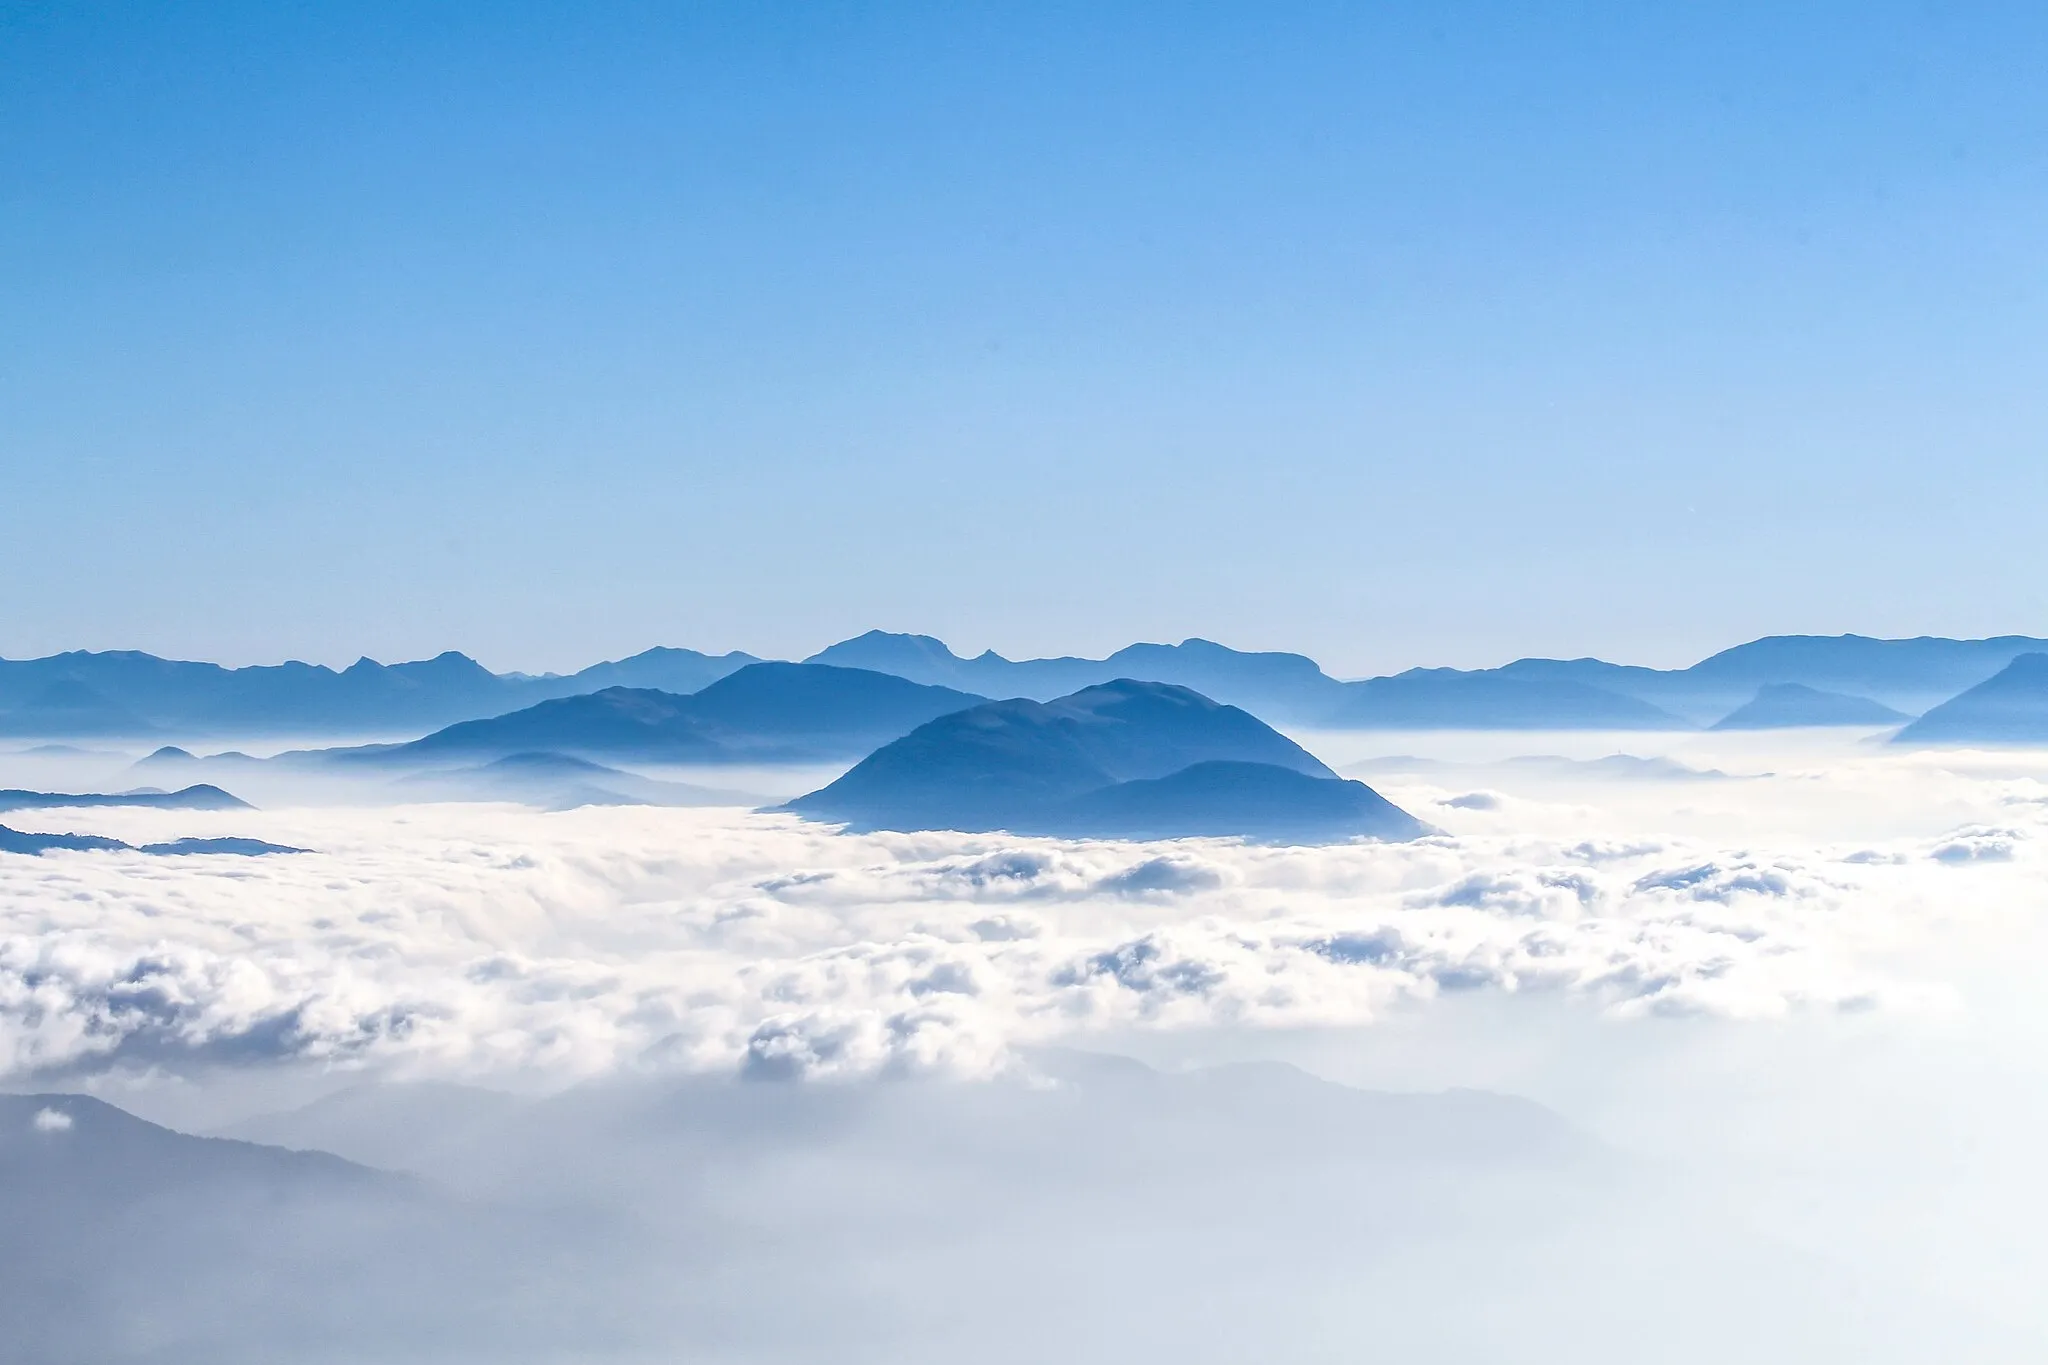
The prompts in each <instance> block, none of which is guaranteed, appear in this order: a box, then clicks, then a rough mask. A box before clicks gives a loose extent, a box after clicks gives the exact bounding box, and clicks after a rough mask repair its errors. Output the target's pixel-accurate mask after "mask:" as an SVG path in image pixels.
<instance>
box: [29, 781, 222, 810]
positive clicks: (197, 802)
mask: <svg viewBox="0 0 2048 1365" xmlns="http://www.w3.org/2000/svg"><path fill="white" fill-rule="evenodd" d="M73 806H147V807H153V808H154V809H157V810H248V809H249V803H248V802H247V801H244V800H242V799H241V798H240V797H238V796H232V795H230V794H228V793H227V792H224V791H222V790H221V789H220V788H219V787H214V786H209V785H207V784H206V783H203V782H202V783H198V784H196V785H194V786H190V787H186V788H184V789H182V790H180V791H174V792H163V791H132V792H114V793H106V792H32V791H22V790H20V789H19V788H12V789H9V790H7V791H0V810H55V809H58V808H60V807H73Z"/></svg>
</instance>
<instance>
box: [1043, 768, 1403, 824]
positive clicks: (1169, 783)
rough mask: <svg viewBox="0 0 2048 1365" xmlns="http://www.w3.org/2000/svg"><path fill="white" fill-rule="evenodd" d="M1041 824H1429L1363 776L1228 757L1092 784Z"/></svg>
mask: <svg viewBox="0 0 2048 1365" xmlns="http://www.w3.org/2000/svg"><path fill="white" fill-rule="evenodd" d="M1034 829H1036V830H1037V831H1039V832H1042V833H1046V834H1064V835H1068V836H1070V837H1080V838H1094V839H1176V838H1198V837H1204V836H1208V837H1232V836H1235V837H1241V838H1247V839H1258V840H1263V841H1267V842H1274V843H1323V842H1335V841H1339V840H1344V839H1349V838H1353V837H1356V836H1358V835H1361V834H1369V835H1371V836H1373V837H1374V838H1379V839H1414V838H1418V837H1420V836H1421V835H1424V834H1427V833H1428V832H1429V827H1428V826H1426V825H1424V824H1423V823H1422V822H1421V821H1420V820H1417V819H1416V818H1415V817H1414V816H1412V815H1410V814H1408V812H1406V811H1404V810H1402V809H1401V808H1400V807H1399V806H1397V805H1395V804H1394V803H1393V802H1391V801H1389V800H1387V798H1386V797H1384V796H1381V795H1380V794H1379V793H1378V792H1376V791H1374V790H1373V789H1372V788H1371V787H1368V786H1366V785H1365V784H1364V783H1363V782H1353V781H1346V780H1343V779H1341V778H1340V779H1335V780H1333V779H1331V778H1324V777H1310V776H1309V775H1307V774H1306V773H1299V772H1296V771H1294V770H1293V769H1291V768H1283V767H1279V766H1277V765H1275V764H1271V763H1232V762H1227V761H1223V760H1211V761H1209V762H1206V763H1196V764H1193V765H1191V766H1189V767H1186V768H1182V769H1181V770H1180V771H1179V772H1177V773H1170V774H1168V775H1167V776H1165V777H1151V778H1139V779H1136V780H1134V781H1130V782H1118V783H1116V784H1115V785H1113V786H1108V787H1103V788H1100V789H1099V790H1096V791H1092V792H1087V793H1085V794H1083V795H1081V796H1077V797H1074V798H1073V799H1072V800H1069V801H1063V802H1061V803H1059V804H1058V805H1057V806H1055V807H1053V808H1052V809H1051V810H1049V811H1047V812H1046V813H1045V814H1044V816H1043V817H1042V818H1041V819H1039V820H1038V821H1037V822H1036V823H1035V825H1034Z"/></svg>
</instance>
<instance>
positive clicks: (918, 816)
mask: <svg viewBox="0 0 2048 1365" xmlns="http://www.w3.org/2000/svg"><path fill="white" fill-rule="evenodd" d="M787 809H789V810H791V811H794V812H796V813H797V814H800V815H807V816H811V817H813V818H817V819H824V820H832V821H836V822H840V823H845V824H848V825H851V826H854V827H857V828H862V829H898V830H922V829H955V830H996V829H1001V830H1008V831H1010V832H1012V833H1019V834H1052V835H1064V836H1070V837H1100V838H1172V837H1180V836H1193V835H1241V836H1246V837H1252V838H1263V839H1274V840H1284V841H1289V842H1305V841H1315V840H1323V839H1341V838H1349V837H1352V836H1356V835H1372V836H1376V837H1381V838H1412V837H1414V836H1415V835H1417V834H1420V833H1422V832H1423V826H1422V825H1421V824H1420V823H1419V822H1418V821H1416V820H1415V819H1414V818H1413V817H1411V816H1409V815H1408V814H1407V813H1406V812H1405V811H1402V810H1401V809H1399V808H1398V807H1396V806H1394V805H1393V804H1392V803H1391V802H1388V801H1387V800H1385V799H1384V798H1383V797H1381V796H1380V795H1379V794H1378V793H1377V792H1374V791H1373V790H1372V789H1371V788H1370V787H1367V786H1366V785H1365V784H1364V783H1362V782H1349V781H1345V780H1344V779H1342V778H1339V777H1338V776H1337V775H1336V774H1335V773H1333V772H1331V771H1330V770H1329V769H1328V768H1327V767H1325V766H1323V764H1322V762H1321V761H1320V760H1318V759H1317V758H1315V756H1314V755H1312V754H1310V753H1309V752H1308V751H1307V750H1305V749H1303V748H1302V747H1301V746H1300V745H1298V744H1296V743H1295V742H1294V741H1293V740H1290V739H1288V738H1287V737H1286V736H1285V735H1282V734H1280V733H1279V732H1278V731H1276V730H1274V729H1272V728H1271V727H1270V726H1268V725H1266V724H1265V723H1264V722H1262V721H1260V720H1259V719H1257V718H1256V717H1254V716H1252V715H1251V714H1250V713H1248V712H1246V711H1243V710H1241V709H1239V708H1237V707H1235V706H1225V705H1221V704H1219V703H1217V702H1216V701H1213V700H1211V699H1210V698H1208V697H1205V696H1202V695H1201V694H1200V693H1198V692H1195V691H1193V690H1191V689H1189V688H1185V687H1177V686H1174V685H1172V684H1170V683H1156V682H1138V681H1133V680H1130V679H1119V680H1116V681H1113V682H1108V683H1103V684H1099V685H1097V686H1093V687H1087V688H1083V689H1082V690H1080V691H1078V692H1075V693H1073V694H1072V695H1071V696H1067V697H1061V698H1058V699H1056V700H1054V701H1051V702H1039V701H1033V700H1030V699H1028V698H1015V699H1012V700H1009V701H999V702H987V703H984V704H983V705H980V706H975V707H972V708H970V709H968V710H964V711H956V712H954V713H953V714H951V715H946V716H942V717H940V718H939V719H937V720H934V721H932V722H930V723H929V724H926V725H923V726H920V727H919V728H917V729H916V730H913V731H912V732H911V733H910V734H908V735H906V736H904V737H903V738H901V739H899V740H896V741H894V742H892V743H890V744H886V745H884V746H883V747H882V748H880V749H878V750H876V751H875V752H874V753H872V754H870V755H869V756H868V757H867V758H866V759H864V760H862V761H861V762H860V763H859V764H857V765H856V766H855V767H854V768H853V769H852V771H850V772H848V773H847V774H846V775H845V776H844V777H841V778H840V779H839V780H838V781H836V782H834V783H832V784H831V785H829V786H827V787H824V788H822V789H821V790H819V791H815V792H812V793H811V794H810V795H808V796H803V797H799V798H798V799H796V800H795V801H792V802H790V803H789V805H788V807H787Z"/></svg>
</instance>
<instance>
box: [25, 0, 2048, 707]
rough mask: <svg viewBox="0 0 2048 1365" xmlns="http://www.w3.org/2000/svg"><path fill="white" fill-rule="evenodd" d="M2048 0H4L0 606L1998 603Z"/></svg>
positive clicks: (501, 625) (979, 616) (1488, 651)
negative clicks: (669, 0) (1317, 0)
mask: <svg viewBox="0 0 2048 1365" xmlns="http://www.w3.org/2000/svg"><path fill="white" fill-rule="evenodd" d="M2043 71H2048V7H2044V6H2042V5H2040V4H2038V3H2014V4H2006V5H1969V4H1953V3H1944V4H1939V5H1935V4H1914V5H1894V4H1886V3H1854V4H1850V3H1844V4H1838V5H1816V4H1753V5H1752V4H1713V5H1709V4H1657V5H1644V4H1640V3H1614V4H1597V3H1588V4H1569V5H1566V4H1551V5H1538V6H1526V5H1515V4H1500V5H1484V4H1427V5H1424V4H1406V5H1377V6H1372V5H1365V4H1342V5H1317V4H1289V3H1279V4H1270V5H1250V4H1240V5H1231V6H1211V5H1200V4H1175V5H1162V4H1086V5H1080V4H1075V5H1061V4H1032V5H1022V4H1018V5H1008V6H966V5H937V4H934V5H916V4H896V5H887V6H868V5H851V4H817V5H804V6H765V5H755V4H738V3H734V4H702V5H681V4H675V5H656V4H560V5H541V4H527V3H517V2H516V0H510V2H505V0H501V2H500V3H492V4H445V5H429V4H405V5H398V4H391V5H378V4H368V3H365V4H350V5H346V6H320V5H310V4H308V5H285V4H278V3H262V4H246V5H244V4H236V3H223V2H222V0H212V2H211V3H206V4H185V5H178V4H146V5H145V4H135V5H120V4H90V5H89V4H65V5H42V4H20V3H5V2H0V575H4V578H0V582H4V584H5V587H6V593H7V608H6V610H5V612H4V613H0V655H6V656H9V657H21V656H24V655H31V654H39V653H44V652H49V651H54V650H58V649H63V648H73V647H94V648H107V647H132V648H145V649H150V650H154V651H157V652H160V653H168V654H176V655H182V656H186V657H204V658H218V659H222V660H225V661H230V662H259V661H272V660H276V659H280V658H283V657H287V656H296V657H302V658H312V659H317V660H324V661H330V662H346V661H348V660H350V659H353V658H354V657H355V656H356V655H358V654H361V653H369V654H372V655H376V656H378V657H382V658H387V659H395V658H400V657H407V656H415V655H420V654H427V653H433V652H437V651H439V650H441V649H444V648H460V649H464V650H467V651H469V652H471V653H473V654H475V655H477V656H478V657H480V658H482V659H483V660H484V661H485V662H486V663H489V664H491V665H493V666H494V667H500V668H515V667H516V668H530V669H540V668H566V667H575V666H578V665H581V664H583V663H586V662H588V661H590V660H592V659H594V658H598V657H603V656H615V655H618V654H621V653H626V652H631V651H634V650H637V649H640V648H644V647H646V646H647V645H651V644H655V643H664V644H687V645H694V646H697V647H700V648H707V649H726V648H735V647H736V648H745V649H749V650H753V651H755V652H757V653H764V654H785V655H787V654H801V653H805V652H808V651H810V650H812V649H815V648H817V647H819V646H821V645H823V644H825V643H827V642H828V641H830V640H832V639H835V638H838V637H841V636H845V635H848V634H852V633H854V632H857V631H859V630H863V629H866V628H868V627H871V626H881V627H886V628H890V629H906V630H923V631H929V632H932V633H935V634H939V635H942V636H944V637H945V638H947V639H948V640H950V641H952V642H953V643H954V644H955V645H956V646H957V647H960V648H962V649H963V650H978V649H980V648H983V647H995V648H998V649H1001V650H1003V651H1004V652H1006V653H1010V654H1015V655H1023V654H1037V653H1049V652H1091V653H1092V652H1100V651H1103V650H1107V649H1111V648H1115V647H1116V646H1118V645H1121V644H1124V643H1126V642H1128V641H1130V640H1132V639H1138V638H1146V639H1178V638H1180V637H1182V636H1184V635H1189V634H1201V635H1206V636H1209V637H1212V638H1217V639H1221V640H1224V641H1226V642H1229V643H1232V644H1237V645H1240V646H1242V647H1247V648H1250V647H1265V648H1273V647H1280V648H1295V649H1301V650H1304V651H1307V652H1310V653H1313V654H1315V655H1317V656H1318V657H1319V658H1321V659H1323V660H1324V661H1325V663H1326V664H1328V665H1329V666H1330V667H1331V668H1332V669H1333V670H1335V671H1338V672H1343V673H1350V674H1356V673H1366V672H1375V671H1382V670H1386V669H1392V668H1399V667H1405V666H1408V665H1411V664H1417V663H1448V664H1487V663H1496V662H1500V661H1502V660H1505V659H1508V658H1512V657H1514V656H1517V655H1521V654H1530V653H1543V654H1569V655H1576V654H1582V653H1600V654H1603V655H1606V656H1608V657H1615V658H1622V659H1626V660H1630V661H1641V662H1651V663H1674V662H1677V663H1682V662H1687V661H1689V660H1691V659H1693V658H1696V657H1698V656H1699V655H1702V654H1705V653H1707V652H1710V651H1712V650H1714V649H1716V648H1719V647H1722V646H1724V645H1727V644H1730V643H1734V642H1735V641H1738V640H1741V639H1744V638H1748V637H1751V636H1754V635H1758V634H1763V633H1767V632H1774V631H1816V632H1837V631H1845V630H1854V631H1861V632H1866V633H1874V634H1917V633H1922V632H1932V633H1944V634H1968V635H1980V634H1990V633H2003V632H2012V631H2024V632H2029V633H2035V634H2048V530H2044V526H2048V245H2044V244H2048V82H2044V80H2043V79H2042V72H2043Z"/></svg>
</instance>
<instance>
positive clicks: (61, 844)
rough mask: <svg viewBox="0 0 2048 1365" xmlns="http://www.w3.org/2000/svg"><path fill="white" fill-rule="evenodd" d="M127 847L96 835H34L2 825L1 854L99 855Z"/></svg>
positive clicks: (115, 840) (0, 831)
mask: <svg viewBox="0 0 2048 1365" xmlns="http://www.w3.org/2000/svg"><path fill="white" fill-rule="evenodd" d="M127 847H129V846H128V845H127V844H124V843H122V842H121V841H120V840H119V839H102V838H100V837H99V836H98V835H95V834H33V833H30V832H29V831H27V830H21V829H9V828H8V827H7V826H5V825H0V853H26V854H28V855H30V856H31V857H36V856H40V855H41V854H44V853H48V852H51V851H52V850H74V851H78V852H85V853H97V852H105V851H110V850H117V849H124V848H127Z"/></svg>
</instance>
